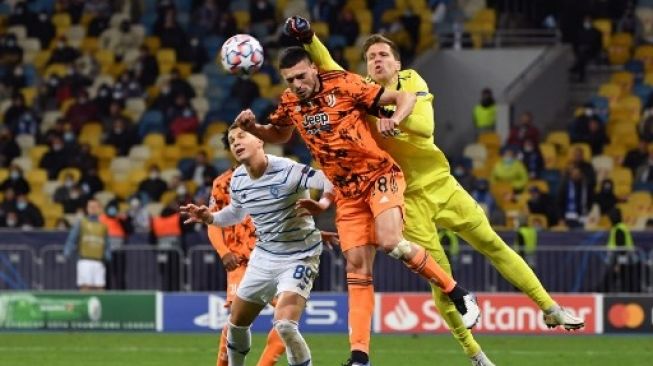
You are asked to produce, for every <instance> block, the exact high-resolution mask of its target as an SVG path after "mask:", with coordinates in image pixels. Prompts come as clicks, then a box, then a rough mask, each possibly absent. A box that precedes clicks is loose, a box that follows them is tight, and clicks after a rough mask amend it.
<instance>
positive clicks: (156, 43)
mask: <svg viewBox="0 0 653 366" xmlns="http://www.w3.org/2000/svg"><path fill="white" fill-rule="evenodd" d="M145 45H146V46H147V48H148V49H149V50H150V52H152V53H156V52H157V51H159V48H161V39H159V37H157V36H148V37H145Z"/></svg>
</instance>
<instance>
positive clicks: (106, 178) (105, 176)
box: [97, 168, 113, 188]
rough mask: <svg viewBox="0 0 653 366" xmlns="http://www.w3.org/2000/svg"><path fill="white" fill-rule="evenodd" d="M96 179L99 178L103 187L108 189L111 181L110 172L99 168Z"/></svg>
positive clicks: (107, 169) (111, 175)
mask: <svg viewBox="0 0 653 366" xmlns="http://www.w3.org/2000/svg"><path fill="white" fill-rule="evenodd" d="M97 175H98V177H100V180H101V181H102V182H103V183H104V187H105V188H106V187H108V186H109V184H110V183H111V182H112V181H113V174H112V173H111V170H109V168H100V170H99V171H98V174H97Z"/></svg>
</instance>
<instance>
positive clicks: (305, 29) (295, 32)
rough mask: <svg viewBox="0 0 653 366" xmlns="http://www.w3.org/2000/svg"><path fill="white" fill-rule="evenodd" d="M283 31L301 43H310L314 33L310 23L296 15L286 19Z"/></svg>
mask: <svg viewBox="0 0 653 366" xmlns="http://www.w3.org/2000/svg"><path fill="white" fill-rule="evenodd" d="M283 31H284V33H286V34H287V35H289V36H291V37H293V38H295V39H297V40H298V41H300V42H301V43H311V40H312V39H313V33H314V32H313V30H312V29H311V23H310V22H309V21H308V20H306V19H304V18H302V17H300V16H298V15H295V16H293V17H290V18H288V19H286V23H285V24H284V26H283Z"/></svg>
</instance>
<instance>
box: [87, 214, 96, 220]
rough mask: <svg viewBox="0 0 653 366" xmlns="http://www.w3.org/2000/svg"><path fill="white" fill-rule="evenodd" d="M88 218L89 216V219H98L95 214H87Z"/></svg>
mask: <svg viewBox="0 0 653 366" xmlns="http://www.w3.org/2000/svg"><path fill="white" fill-rule="evenodd" d="M88 218H89V219H90V220H97V219H98V216H97V215H88Z"/></svg>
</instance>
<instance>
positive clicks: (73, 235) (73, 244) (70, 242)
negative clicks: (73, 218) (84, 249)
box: [63, 221, 81, 257]
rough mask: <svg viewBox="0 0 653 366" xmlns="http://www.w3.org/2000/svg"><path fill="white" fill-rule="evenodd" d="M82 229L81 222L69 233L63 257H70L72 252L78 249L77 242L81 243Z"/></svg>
mask: <svg viewBox="0 0 653 366" xmlns="http://www.w3.org/2000/svg"><path fill="white" fill-rule="evenodd" d="M80 228H81V221H77V222H76V223H75V224H74V225H73V227H72V228H70V232H69V233H68V238H66V245H65V246H64V248H63V255H64V256H66V257H70V255H71V254H72V252H73V251H74V250H75V249H77V242H78V241H79V231H80Z"/></svg>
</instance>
